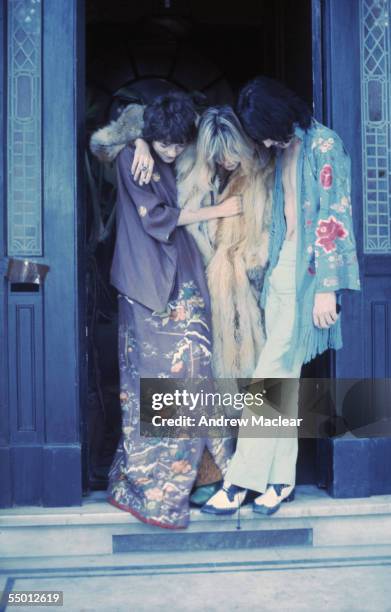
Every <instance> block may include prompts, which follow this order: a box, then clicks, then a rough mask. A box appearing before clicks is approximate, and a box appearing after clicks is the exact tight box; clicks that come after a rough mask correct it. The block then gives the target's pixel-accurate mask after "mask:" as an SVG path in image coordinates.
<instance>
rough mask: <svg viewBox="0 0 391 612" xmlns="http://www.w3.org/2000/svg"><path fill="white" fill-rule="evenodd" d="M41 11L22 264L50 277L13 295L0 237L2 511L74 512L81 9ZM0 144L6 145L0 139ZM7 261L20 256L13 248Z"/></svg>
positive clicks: (74, 2) (5, 113) (1, 76)
mask: <svg viewBox="0 0 391 612" xmlns="http://www.w3.org/2000/svg"><path fill="white" fill-rule="evenodd" d="M14 6H15V5H14ZM41 6H42V13H41V17H40V31H41V47H40V52H41V53H42V75H41V82H40V87H39V88H38V91H39V96H40V98H39V103H40V105H41V108H42V116H41V117H39V119H41V120H42V125H41V135H42V142H41V146H42V152H43V155H42V159H39V160H37V163H38V164H41V165H40V174H41V176H42V183H41V185H42V191H41V193H42V210H41V217H42V218H41V227H42V248H41V252H40V254H39V255H38V256H35V257H31V259H34V260H35V261H37V262H41V263H47V264H48V265H49V266H50V271H49V273H48V275H47V278H46V281H45V284H44V286H43V287H40V289H39V291H38V292H30V291H29V287H28V286H26V290H25V291H22V292H18V293H13V291H12V287H11V284H10V283H8V282H7V281H6V280H4V272H5V268H6V265H7V250H6V240H5V238H6V236H5V234H4V233H3V234H2V235H1V236H0V262H1V263H0V272H1V290H0V299H1V308H0V312H1V315H0V316H1V317H2V318H1V319H0V340H1V343H0V385H1V387H0V397H1V400H0V411H1V414H0V418H1V423H0V428H1V430H0V479H1V486H0V505H2V506H9V505H13V504H15V505H28V504H33V505H39V504H42V505H44V506H69V505H79V504H80V503H81V498H82V445H81V427H82V425H81V424H82V423H83V418H82V415H81V406H83V405H84V402H82V401H81V398H82V397H83V391H84V390H83V384H82V383H83V380H84V378H85V377H84V375H83V363H84V355H85V346H84V340H83V338H84V329H85V327H84V316H83V312H84V303H85V300H84V289H83V285H84V274H83V270H82V262H83V259H84V258H83V257H82V256H81V253H80V249H81V248H82V246H81V245H83V244H84V240H83V237H82V233H83V231H84V223H83V218H84V212H83V211H84V202H83V192H82V185H83V180H82V168H83V159H84V157H83V151H82V148H84V142H83V141H84V139H83V125H84V112H83V100H84V75H83V57H84V3H83V2H82V1H79V0H67V2H59V1H58V0H45V1H44V2H43V3H42V4H41ZM8 7H10V5H9V3H8V2H2V4H1V7H0V20H1V26H2V27H1V31H0V36H1V40H0V44H1V48H2V49H7V48H8V53H9V54H11V53H12V50H11V44H10V43H11V42H12V41H10V40H7V27H6V24H7V9H8ZM26 7H27V8H28V9H31V6H29V5H28V2H26V3H25V4H24V6H23V7H22V8H23V9H24V8H26ZM22 25H23V24H22ZM20 38H22V37H20ZM11 60H12V58H11ZM9 66H10V64H9V63H8V64H7V55H5V54H4V55H3V61H1V66H0V71H1V72H0V83H1V84H2V86H3V87H2V92H1V93H2V95H1V96H0V105H1V106H0V111H2V112H1V116H2V117H4V118H5V121H2V122H0V130H4V129H5V128H6V125H7V124H9V122H10V121H11V120H13V119H14V118H13V117H12V118H11V112H16V111H14V109H13V108H11V106H10V104H9V105H6V100H7V86H6V83H7V81H8V83H9V76H10V75H8V73H7V67H8V68H9ZM1 136H2V142H3V143H6V142H7V131H5V133H1ZM0 155H1V156H2V157H1V159H0V162H1V163H0V188H1V191H2V194H1V195H2V198H1V203H0V205H1V207H2V209H1V213H2V218H3V219H4V218H5V214H6V210H5V202H6V186H5V169H6V168H7V171H8V172H11V173H12V171H13V168H12V167H11V166H12V163H11V161H10V158H9V159H8V160H7V149H6V147H4V148H3V149H2V151H1V153H0ZM30 155H31V153H30ZM11 204H12V203H10V202H8V207H10V206H11ZM10 230H11V228H10V227H8V233H9V232H10ZM15 256H17V257H18V258H26V257H27V256H26V253H24V252H23V249H21V250H20V253H19V252H16V255H15ZM29 259H30V257H29Z"/></svg>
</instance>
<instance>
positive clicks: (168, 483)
mask: <svg viewBox="0 0 391 612" xmlns="http://www.w3.org/2000/svg"><path fill="white" fill-rule="evenodd" d="M132 158H133V150H132V149H131V148H130V147H126V148H125V149H123V150H122V151H121V153H120V154H119V156H118V158H117V177H118V198H117V240H116V247H115V252H114V259H113V264H112V270H111V281H112V283H113V285H114V286H115V287H116V288H117V289H118V290H119V292H120V295H119V370H120V387H121V394H120V399H121V406H122V436H121V439H120V442H119V446H118V449H117V451H116V454H115V457H114V460H113V463H112V466H111V468H110V473H109V487H108V501H109V502H110V503H112V504H114V505H115V506H117V507H119V508H121V509H123V510H126V511H128V512H130V513H131V514H133V515H134V516H136V517H137V518H139V519H140V520H142V521H144V522H147V523H151V524H154V525H158V526H160V527H167V528H183V527H186V526H187V525H188V521H189V495H190V492H191V489H192V486H193V483H194V481H195V478H196V475H197V467H198V465H199V462H200V459H201V456H202V453H203V450H204V448H205V446H208V448H209V451H210V452H211V455H212V457H213V458H214V460H215V462H216V464H217V466H218V467H219V468H220V469H221V471H222V473H223V474H224V473H225V471H226V467H227V461H228V459H229V458H230V456H231V454H232V441H231V440H227V439H226V440H222V439H216V438H215V439H210V440H205V439H171V438H170V439H169V438H143V437H141V436H140V435H139V422H140V398H139V395H140V391H139V382H140V377H144V378H168V377H170V378H186V377H189V378H190V377H192V378H198V377H199V378H211V377H212V374H211V350H212V347H211V313H210V303H209V295H208V290H207V284H206V280H205V275H204V269H203V263H202V259H201V255H200V253H199V251H198V249H197V246H196V244H195V242H194V240H193V238H192V237H191V236H190V235H189V234H188V232H186V230H185V228H184V227H177V221H178V217H179V213H180V210H179V209H178V208H177V192H176V179H175V174H174V169H173V167H172V166H171V165H169V164H165V163H164V162H163V161H162V160H161V159H160V158H159V157H158V156H157V155H154V158H155V171H154V174H153V177H152V181H151V183H150V184H149V185H144V186H142V187H140V186H139V185H137V184H136V183H135V182H134V181H133V178H132V176H131V173H130V168H131V164H132Z"/></svg>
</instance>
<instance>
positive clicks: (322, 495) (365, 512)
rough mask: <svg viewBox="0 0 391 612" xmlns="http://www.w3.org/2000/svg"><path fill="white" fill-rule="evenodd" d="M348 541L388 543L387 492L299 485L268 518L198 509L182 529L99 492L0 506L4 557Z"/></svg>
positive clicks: (390, 512)
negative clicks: (72, 503) (344, 493)
mask: <svg viewBox="0 0 391 612" xmlns="http://www.w3.org/2000/svg"><path fill="white" fill-rule="evenodd" d="M238 527H240V529H238ZM352 544H355V545H363V546H365V545H369V544H379V545H380V544H390V545H391V496H374V497H369V498H362V499H361V498H360V499H357V498H356V499H333V498H331V497H329V496H328V495H327V493H326V492H325V491H322V490H319V489H317V488H316V487H312V486H301V487H297V494H296V500H295V502H293V503H290V504H283V505H282V507H281V509H280V510H279V511H278V513H277V514H275V515H273V516H272V517H261V516H259V515H256V514H254V513H253V512H252V510H251V506H246V507H244V508H242V509H241V513H240V525H238V520H237V518H236V517H232V516H231V517H214V516H210V515H206V514H202V513H201V512H200V511H199V510H197V509H195V510H192V511H191V523H190V525H189V527H188V529H186V530H185V531H174V530H173V531H166V530H163V529H160V528H158V527H153V526H151V525H145V524H144V523H141V522H139V521H138V520H137V519H135V518H134V517H132V516H131V515H130V514H129V513H127V512H123V511H121V510H119V509H117V508H114V507H113V506H111V505H110V504H108V503H106V501H105V494H104V493H94V494H92V495H90V496H89V497H87V498H86V499H85V501H84V503H83V505H82V506H80V507H71V508H40V507H20V508H10V509H6V510H2V511H1V512H0V555H1V556H2V557H7V558H12V557H21V556H31V557H43V556H51V555H53V556H59V555H61V556H68V555H104V554H112V553H113V552H114V553H128V552H132V553H136V552H143V551H154V552H157V551H162V552H164V551H186V550H211V549H213V550H219V549H221V550H223V549H230V550H238V549H258V548H265V547H282V546H284V547H285V546H298V545H300V546H302V547H305V548H307V547H322V546H349V545H352Z"/></svg>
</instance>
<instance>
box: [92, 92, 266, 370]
mask: <svg viewBox="0 0 391 612" xmlns="http://www.w3.org/2000/svg"><path fill="white" fill-rule="evenodd" d="M142 115H143V107H142V106H139V105H134V104H132V105H129V106H128V107H127V108H126V109H125V110H124V111H123V113H122V115H121V117H120V118H119V119H118V120H117V121H113V122H111V124H109V125H108V126H106V127H104V128H102V129H100V130H98V131H97V132H95V133H94V134H93V135H92V137H91V142H90V147H91V151H92V152H93V153H94V155H96V156H97V157H98V158H99V159H100V160H101V161H106V162H107V161H110V162H111V161H113V160H114V159H115V158H116V156H117V155H118V153H119V152H120V151H121V150H122V149H123V148H124V147H125V146H126V145H127V144H130V143H132V142H133V141H134V140H135V139H136V138H137V137H139V136H141V135H142V125H143V123H142ZM195 158H196V150H195V146H194V145H190V146H189V147H187V148H186V150H185V151H184V152H183V153H182V154H181V155H180V156H179V157H178V159H177V161H176V171H177V184H178V204H179V206H180V207H181V208H189V209H191V210H197V209H199V208H200V207H202V206H210V205H212V204H213V203H214V202H216V198H217V197H218V201H219V202H222V201H223V200H225V199H226V198H228V197H230V196H232V195H239V194H241V196H242V199H243V214H242V215H240V216H235V217H227V218H221V219H215V220H213V221H208V222H202V223H196V224H191V225H187V226H186V229H187V231H188V232H189V233H191V234H192V235H193V237H194V238H195V240H196V242H197V245H198V247H199V249H200V251H201V253H202V255H203V257H204V261H205V265H206V271H207V277H208V285H209V292H210V295H211V303H212V320H213V363H214V374H215V376H216V377H220V378H246V377H251V375H252V373H253V371H254V368H255V365H256V363H257V359H258V357H259V354H260V351H261V350H262V347H263V344H264V342H265V336H264V328H263V322H262V312H261V309H260V306H259V295H260V290H261V288H262V283H263V272H264V269H265V266H266V263H267V258H268V256H267V253H268V236H269V225H270V217H271V185H272V183H273V172H274V171H273V168H272V165H271V164H268V165H267V166H266V167H263V164H261V162H260V161H259V160H258V159H254V164H253V167H252V168H251V170H250V171H249V173H248V174H247V175H246V174H244V172H243V170H242V167H239V169H238V170H236V171H234V172H233V173H232V176H231V177H230V180H229V182H228V184H227V185H226V187H225V189H224V190H223V191H222V192H221V193H220V194H218V191H219V185H218V181H216V182H215V183H214V188H213V190H212V191H211V190H210V189H209V188H205V189H203V188H202V187H201V184H202V181H200V177H199V176H197V167H196V164H195Z"/></svg>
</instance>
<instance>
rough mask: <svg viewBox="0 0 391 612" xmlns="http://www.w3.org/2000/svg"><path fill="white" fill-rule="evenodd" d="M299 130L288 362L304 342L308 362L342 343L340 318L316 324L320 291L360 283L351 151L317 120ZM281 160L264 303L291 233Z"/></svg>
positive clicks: (275, 192)
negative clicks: (323, 326) (293, 305)
mask: <svg viewBox="0 0 391 612" xmlns="http://www.w3.org/2000/svg"><path fill="white" fill-rule="evenodd" d="M295 135H296V136H297V137H298V138H299V139H300V140H301V141H302V147H301V150H300V154H299V160H298V171H297V176H298V185H297V190H298V194H297V200H298V203H299V205H298V219H297V224H298V236H297V240H298V250H297V262H296V266H297V268H296V280H297V302H298V308H297V315H296V320H295V326H294V333H293V338H292V342H291V348H290V350H289V351H288V353H287V355H286V358H285V361H286V364H285V365H286V367H288V368H289V366H290V364H291V363H292V362H293V360H294V356H295V354H296V352H297V349H298V347H300V346H304V347H305V358H304V363H307V362H308V361H310V360H311V359H313V358H314V357H315V356H316V355H318V354H320V353H322V352H323V351H325V350H326V349H327V348H340V347H341V346H342V336H341V321H340V319H338V321H337V323H336V324H335V325H333V326H332V327H330V329H325V330H324V329H318V328H316V327H315V326H314V324H313V320H312V309H313V304H314V296H315V293H316V292H330V291H336V292H339V291H341V290H345V289H356V290H357V289H359V288H360V279H359V270H358V262H357V255H356V244H355V239H354V232H353V223H352V206H351V199H350V159H349V156H348V154H347V153H346V151H345V148H344V146H343V143H342V140H341V139H340V138H339V136H338V135H337V134H336V133H335V132H333V131H332V130H330V129H329V128H327V127H325V126H323V125H321V124H320V123H318V122H317V121H315V120H313V121H312V125H311V126H310V128H309V129H308V130H306V131H304V130H302V129H301V128H300V127H298V126H297V127H296V129H295ZM281 162H282V158H281V155H280V157H279V158H278V160H277V164H276V180H275V187H274V195H273V209H272V210H273V219H272V228H271V239H270V242H269V245H270V249H269V260H270V266H269V270H268V273H267V276H266V280H265V284H264V289H263V293H262V300H261V302H262V305H265V303H266V298H267V292H268V284H269V278H270V275H271V273H272V271H273V268H274V266H275V265H276V264H277V261H278V256H279V252H280V249H281V246H282V243H283V241H284V238H285V233H286V222H285V217H284V196H283V186H282V164H281ZM338 299H340V297H339V296H338Z"/></svg>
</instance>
